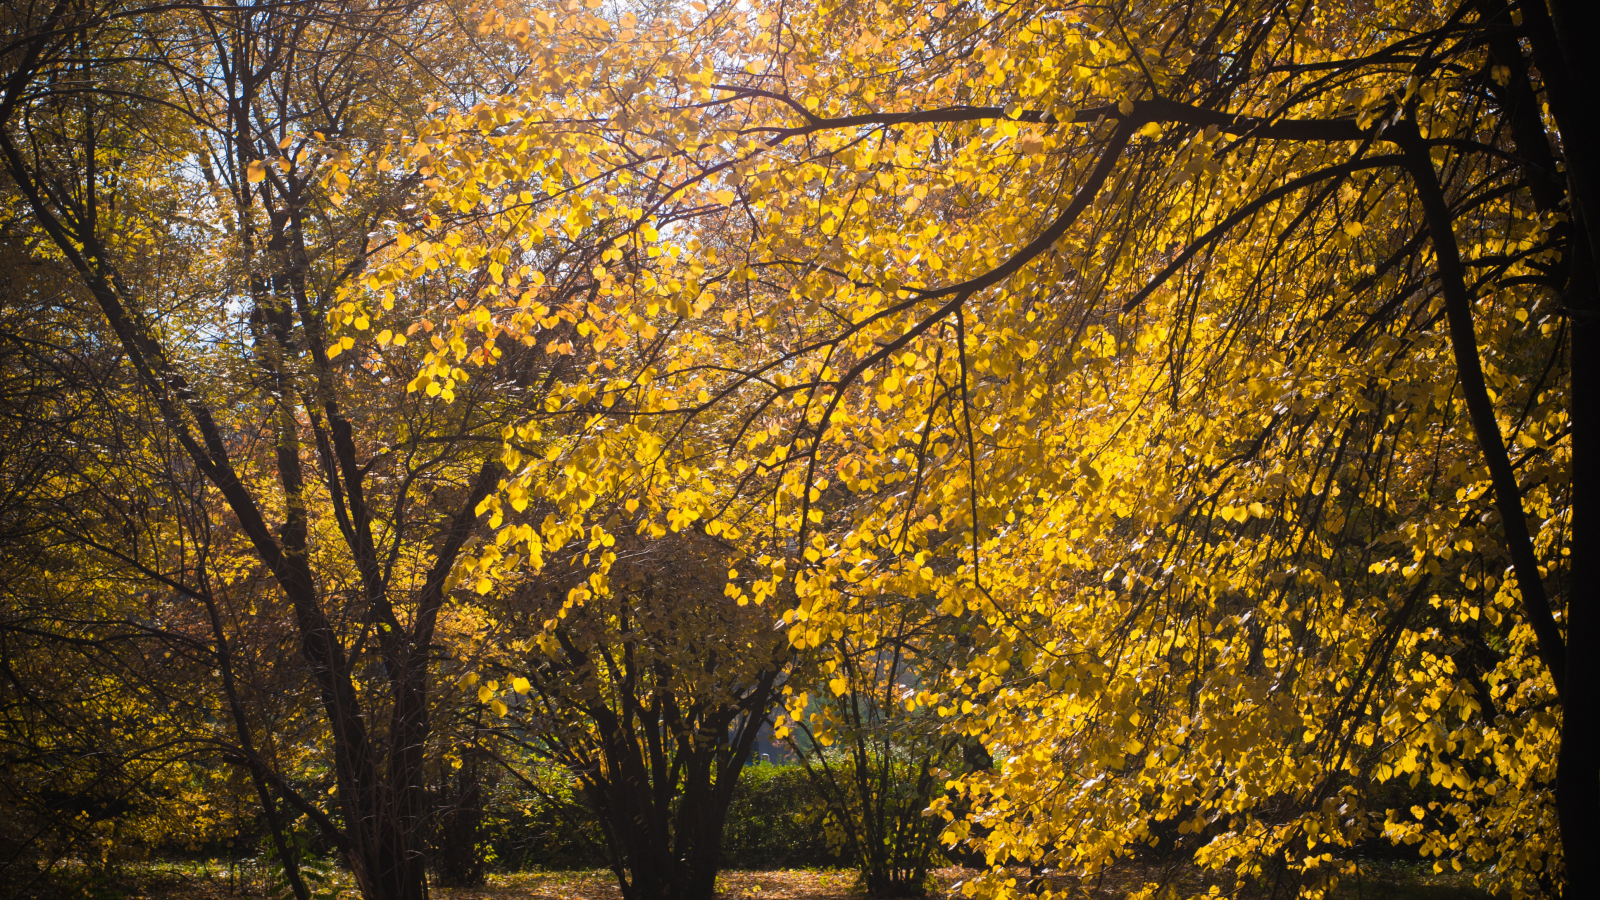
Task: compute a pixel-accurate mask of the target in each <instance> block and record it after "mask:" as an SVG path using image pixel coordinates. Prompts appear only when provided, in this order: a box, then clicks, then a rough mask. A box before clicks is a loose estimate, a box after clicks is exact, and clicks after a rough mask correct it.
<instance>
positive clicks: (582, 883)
mask: <svg viewBox="0 0 1600 900" xmlns="http://www.w3.org/2000/svg"><path fill="white" fill-rule="evenodd" d="M263 874H264V873H263V872H261V871H260V870H253V869H249V868H240V867H238V866H230V865H228V864H227V863H224V862H217V861H211V862H198V863H184V864H156V865H151V866H145V867H140V868H139V870H138V871H134V870H132V869H131V868H130V869H129V870H127V871H126V872H125V875H126V876H127V877H126V878H125V879H120V880H119V881H120V882H121V883H120V884H119V885H118V887H116V888H111V887H110V886H109V885H104V884H102V885H100V886H98V889H93V888H91V889H89V890H85V891H84V892H83V893H82V895H81V896H83V897H84V900H268V898H280V900H281V898H283V897H287V896H288V894H287V892H268V891H265V890H263V888H264V886H265V884H264V879H262V878H261V876H262V875H263ZM976 874H977V872H975V871H974V870H971V869H960V868H948V869H940V870H938V871H936V872H934V873H933V876H934V877H933V880H934V889H933V890H932V891H930V892H929V898H930V900H960V898H962V897H963V896H964V895H963V892H962V891H961V890H960V888H961V886H962V884H963V883H965V882H966V881H967V880H968V879H970V878H972V877H973V876H975V875H976ZM1019 874H1020V873H1019ZM330 875H331V877H330V878H328V879H327V880H326V881H324V882H322V883H321V885H320V887H321V890H319V891H318V895H319V900H357V897H358V895H357V894H356V893H355V892H354V890H352V889H351V888H352V885H350V884H349V879H348V876H345V875H341V874H337V873H330ZM1163 880H1168V881H1169V883H1173V884H1174V885H1175V886H1177V887H1179V888H1180V889H1182V893H1183V894H1185V895H1193V894H1195V893H1200V892H1203V891H1204V889H1205V888H1204V886H1203V884H1202V883H1201V882H1200V881H1199V880H1198V874H1197V873H1195V872H1193V871H1192V870H1187V871H1186V870H1175V871H1164V870H1162V869H1159V868H1155V867H1145V866H1140V865H1137V864H1131V863H1130V864H1128V865H1126V866H1123V867H1120V868H1118V869H1117V870H1115V871H1113V872H1110V873H1108V874H1107V875H1106V876H1105V877H1102V878H1096V879H1085V880H1083V881H1078V880H1076V879H1059V880H1057V881H1056V885H1055V886H1056V888H1057V889H1058V890H1064V894H1063V895H1064V896H1066V897H1069V898H1072V900H1122V898H1124V897H1126V896H1127V895H1128V894H1129V892H1130V891H1131V890H1133V889H1135V888H1138V887H1140V886H1142V885H1145V884H1148V883H1150V882H1160V881H1163ZM717 885H718V890H719V894H720V896H721V898H723V900H864V898H863V895H862V894H861V893H860V892H859V891H858V890H857V889H856V888H855V873H854V872H851V871H846V870H839V869H787V870H782V871H767V872H739V871H730V872H724V873H723V874H722V875H721V876H719V877H718V879H717ZM1334 897H1335V898H1336V900H1490V897H1489V895H1488V894H1487V893H1485V892H1483V891H1481V890H1479V889H1476V888H1473V887H1471V879H1470V878H1469V877H1467V876H1465V875H1462V874H1459V873H1454V872H1448V873H1446V874H1443V875H1436V874H1434V873H1433V872H1432V871H1431V867H1429V866H1426V865H1422V866H1419V865H1415V864H1409V865H1400V864H1393V863H1383V862H1375V863H1364V864H1363V866H1362V878H1361V879H1360V880H1359V882H1357V881H1349V882H1346V883H1345V884H1343V885H1341V886H1340V889H1339V890H1338V891H1337V893H1336V894H1335V895H1334ZM432 900H621V894H620V893H619V892H618V891H617V887H616V882H615V880H613V878H612V876H611V873H610V872H606V871H579V872H519V873H506V874H495V875H492V876H490V878H489V881H488V883H487V884H485V885H483V886H482V887H474V888H437V889H435V890H434V891H433V897H432Z"/></svg>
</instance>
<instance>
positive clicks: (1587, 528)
mask: <svg viewBox="0 0 1600 900" xmlns="http://www.w3.org/2000/svg"><path fill="white" fill-rule="evenodd" d="M1520 9H1521V11H1522V19H1523V30H1524V32H1525V34H1526V36H1527V38H1528V43H1529V45H1530V46H1531V48H1532V50H1533V58H1534V61H1535V63H1536V64H1537V65H1538V66H1539V70H1540V74H1541V75H1542V76H1543V80H1544V83H1545V92H1546V96H1547V98H1548V101H1549V106H1550V112H1551V115H1552V117H1553V118H1554V119H1555V121H1556V127H1557V130H1558V131H1559V133H1560V136H1561V152H1562V157H1563V162H1564V163H1565V164H1566V165H1565V168H1566V178H1567V195H1568V197H1569V198H1570V201H1571V207H1570V210H1569V211H1570V213H1571V215H1572V220H1573V226H1574V233H1573V239H1572V248H1571V254H1570V256H1571V260H1570V269H1569V272H1568V278H1567V287H1566V296H1565V301H1566V307H1567V314H1568V317H1569V319H1570V321H1571V326H1572V327H1571V334H1572V344H1571V347H1572V360H1571V364H1572V368H1571V373H1572V389H1571V394H1570V397H1571V400H1570V402H1571V411H1572V527H1571V532H1570V534H1571V537H1570V539H1569V543H1568V547H1567V549H1568V550H1569V552H1570V557H1569V560H1570V563H1569V564H1570V566H1571V570H1570V575H1569V579H1568V582H1567V590H1566V601H1567V603H1566V607H1567V608H1566V621H1565V622H1564V624H1565V625H1566V632H1567V645H1568V646H1569V647H1571V648H1573V650H1574V652H1572V653H1570V654H1568V656H1569V657H1570V659H1571V662H1570V664H1569V666H1568V669H1567V673H1566V678H1565V681H1564V683H1563V684H1562V686H1561V687H1562V698H1561V707H1562V709H1561V749H1560V752H1559V754H1558V756H1557V760H1556V810H1557V813H1558V815H1559V817H1560V821H1561V845H1562V849H1563V857H1564V860H1565V865H1566V875H1565V894H1566V896H1567V897H1569V898H1570V897H1577V896H1581V895H1583V892H1585V891H1586V890H1593V889H1594V886H1595V885H1600V856H1597V855H1596V854H1595V852H1594V850H1595V849H1596V848H1597V847H1600V668H1597V667H1600V662H1597V661H1596V660H1595V658H1594V653H1592V652H1590V651H1591V650H1592V649H1593V648H1594V646H1595V640H1596V638H1597V637H1600V521H1597V510H1596V504H1597V503H1600V358H1597V354H1600V284H1597V279H1596V270H1595V264H1596V262H1597V261H1600V119H1597V118H1596V116H1595V115H1594V112H1593V109H1592V108H1591V107H1590V105H1589V104H1590V103H1592V102H1593V101H1592V98H1594V97H1595V96H1600V94H1597V93H1596V92H1597V91H1600V67H1597V66H1595V65H1594V64H1593V62H1592V61H1591V56H1592V54H1593V52H1594V49H1593V44H1594V39H1595V36H1596V35H1597V34H1600V4H1596V3H1595V2H1593V0H1551V2H1550V4H1549V7H1548V9H1547V7H1546V6H1545V3H1544V0H1523V2H1522V3H1521V4H1520Z"/></svg>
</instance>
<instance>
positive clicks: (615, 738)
mask: <svg viewBox="0 0 1600 900" xmlns="http://www.w3.org/2000/svg"><path fill="white" fill-rule="evenodd" d="M606 540H609V541H611V543H610V544H604V543H602V542H601V541H600V540H598V539H597V540H595V541H592V542H590V544H589V546H588V548H587V550H585V549H583V545H581V544H580V545H578V547H577V548H575V549H576V550H578V552H579V553H582V554H584V556H585V557H587V555H588V553H590V552H593V551H596V550H598V551H601V552H602V553H604V554H605V555H607V556H615V557H616V559H614V560H613V561H612V562H611V563H610V564H609V565H607V566H606V567H605V574H606V578H607V581H608V582H609V587H608V588H607V589H604V590H595V589H594V587H595V585H594V584H593V582H592V581H591V580H590V579H591V570H589V569H588V567H587V566H585V565H583V564H582V563H581V562H580V561H579V560H577V559H574V560H573V564H569V565H562V564H559V563H557V562H556V561H555V560H551V561H550V562H548V563H547V564H546V566H545V567H543V568H542V570H541V571H540V572H539V574H538V576H537V577H533V578H529V579H526V580H522V581H521V582H520V583H515V582H513V583H508V584H504V585H502V587H501V589H500V596H501V597H502V599H501V601H500V603H499V607H500V610H499V613H498V615H497V617H496V618H497V619H498V620H499V622H500V623H501V626H502V627H501V629H499V631H498V633H497V635H496V637H497V640H495V641H494V643H495V644H496V645H497V646H498V650H497V651H490V652H489V653H487V654H486V657H487V658H485V659H483V660H481V661H480V662H479V666H480V667H483V668H488V667H489V666H490V665H492V666H493V669H494V670H498V671H499V672H500V677H499V678H497V679H495V680H492V681H489V682H487V683H486V684H484V685H482V686H481V687H480V691H481V699H486V700H487V699H488V698H490V697H492V696H493V695H494V693H495V692H496V691H497V690H498V691H501V692H503V693H504V695H505V696H506V698H507V700H506V701H501V700H490V701H489V702H492V703H495V704H499V706H498V709H497V711H498V712H500V713H502V714H503V715H505V716H506V718H505V721H504V724H503V725H502V726H501V727H500V728H499V729H498V730H497V733H498V736H499V738H500V740H501V742H502V743H504V744H505V745H507V746H508V747H510V748H516V747H519V746H520V747H528V748H530V749H534V750H535V751H536V752H537V754H538V756H539V757H541V758H545V759H549V760H552V761H554V762H557V763H559V764H561V765H562V766H564V767H565V768H566V769H567V770H568V771H569V772H570V773H571V774H572V777H574V778H575V779H576V781H577V784H578V785H579V788H580V789H581V792H582V795H583V798H584V800H585V802H586V803H587V805H588V806H589V808H590V809H591V810H592V812H593V813H594V815H595V817H596V818H597V820H598V822H599V824H600V828H601V831H602V832H603V834H604V835H605V840H606V844H607V850H608V853H609V861H610V865H611V868H612V870H613V871H614V872H615V873H616V875H617V879H618V882H619V883H620V885H621V888H622V893H623V896H624V897H627V898H629V900H633V898H675V897H689V898H709V897H712V896H714V894H715V893H716V877H717V872H718V871H719V869H720V868H721V865H722V858H721V857H722V831H723V825H724V822H725V821H726V818H727V814H728V808H729V805H730V804H731V803H732V801H733V797H734V789H735V787H736V786H737V784H738V779H739V775H740V773H741V772H742V771H743V770H744V767H745V764H746V762H747V760H748V759H749V757H750V753H751V748H752V746H753V744H754V741H755V739H756V735H757V733H758V732H759V730H760V729H761V727H762V724H763V722H764V721H765V720H766V712H767V710H768V709H769V708H770V707H771V706H772V705H773V702H774V699H775V698H776V697H777V695H778V688H779V687H780V686H781V684H782V682H781V678H782V676H783V674H784V672H785V671H786V669H787V663H788V659H787V656H788V654H787V649H788V648H787V642H785V641H783V640H782V639H781V638H776V639H775V638H774V636H773V631H772V622H771V620H770V617H769V616H767V615H766V614H765V611H764V610H762V609H760V608H758V607H754V606H748V605H745V606H740V605H738V604H736V603H735V602H734V601H733V600H732V599H731V598H729V597H727V596H725V594H724V591H723V586H724V584H725V581H726V575H725V573H726V571H727V565H728V559H727V555H728V554H727V550H726V548H725V547H722V546H719V545H718V543H717V542H715V541H712V540H710V539H708V538H706V537H705V536H703V535H699V534H695V533H692V532H689V533H684V534H681V535H673V536H670V537H664V538H657V539H643V540H641V539H639V538H636V537H633V536H629V535H623V536H622V537H620V538H612V537H611V536H610V535H607V536H606ZM553 549H558V548H552V550H553ZM575 555H576V554H575ZM575 583H576V585H575ZM513 585H514V586H513ZM575 586H579V588H580V589H579V590H577V591H574V590H573V588H574V587H575ZM486 664H487V665H486ZM478 677H479V676H478V675H477V674H476V673H473V674H472V675H469V676H468V678H469V680H470V681H471V682H472V683H477V680H478ZM501 758H502V759H504V758H506V756H505V755H502V757H501ZM508 765H510V764H509V763H508ZM524 777H526V776H524ZM530 783H531V782H530Z"/></svg>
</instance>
